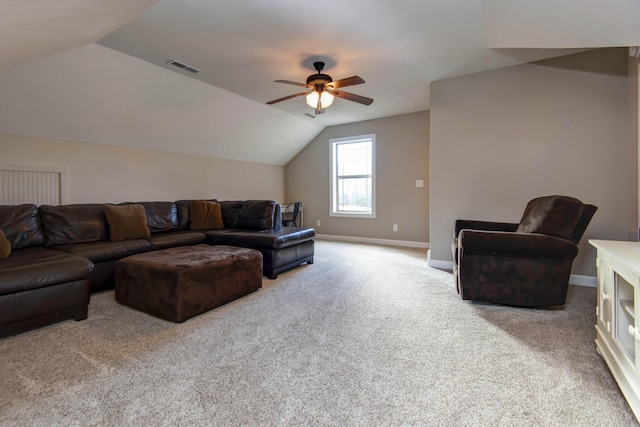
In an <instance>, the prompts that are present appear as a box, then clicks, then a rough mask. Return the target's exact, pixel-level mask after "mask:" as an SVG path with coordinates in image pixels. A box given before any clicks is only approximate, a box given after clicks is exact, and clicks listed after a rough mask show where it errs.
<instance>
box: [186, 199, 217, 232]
mask: <svg viewBox="0 0 640 427" xmlns="http://www.w3.org/2000/svg"><path fill="white" fill-rule="evenodd" d="M189 221H190V223H191V224H190V228H191V229H192V230H216V229H220V228H224V223H223V222H222V209H221V208H220V204H219V203H217V202H209V201H207V200H192V201H191V202H190V203H189Z"/></svg>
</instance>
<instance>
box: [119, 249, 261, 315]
mask: <svg viewBox="0 0 640 427" xmlns="http://www.w3.org/2000/svg"><path fill="white" fill-rule="evenodd" d="M115 275H116V283H115V288H116V300H117V301H118V302H120V303H122V304H124V305H128V306H129V307H132V308H135V309H138V310H141V311H144V312H145V313H149V314H152V315H154V316H157V317H160V318H161V319H165V320H170V321H172V322H184V321H185V320H187V319H190V318H191V317H194V316H197V315H198V314H201V313H204V312H205V311H208V310H211V309H213V308H215V307H218V306H221V305H223V304H226V303H227V302H229V301H233V300H234V299H237V298H240V297H242V296H244V295H247V294H249V293H251V292H253V291H255V290H257V289H259V288H260V287H262V254H261V253H260V252H258V251H256V250H253V249H246V248H237V247H234V246H209V245H196V246H181V247H176V248H170V249H163V250H160V251H153V252H145V253H142V254H137V255H133V256H130V257H126V258H123V259H121V260H120V261H118V262H116V264H115Z"/></svg>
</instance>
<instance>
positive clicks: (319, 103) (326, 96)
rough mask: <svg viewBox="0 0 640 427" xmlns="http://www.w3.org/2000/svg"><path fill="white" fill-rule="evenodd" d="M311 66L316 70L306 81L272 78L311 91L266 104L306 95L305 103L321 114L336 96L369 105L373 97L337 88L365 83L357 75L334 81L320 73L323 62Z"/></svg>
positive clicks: (277, 81)
mask: <svg viewBox="0 0 640 427" xmlns="http://www.w3.org/2000/svg"><path fill="white" fill-rule="evenodd" d="M313 67H314V68H315V69H316V70H317V71H318V73H317V74H312V75H310V76H309V77H307V83H306V84H304V83H298V82H292V81H291V80H274V81H275V82H276V83H285V84H288V85H294V86H302V87H306V88H307V89H311V91H307V92H299V93H296V94H293V95H289V96H285V97H283V98H278V99H274V100H273V101H269V102H267V104H269V105H271V104H275V103H276V102H280V101H286V100H287V99H291V98H295V97H297V96H302V95H307V105H309V106H310V107H312V108H315V110H316V114H322V113H323V111H324V109H325V108H326V107H328V106H330V105H331V104H332V103H333V98H334V97H336V96H337V97H338V98H342V99H347V100H349V101H354V102H358V103H360V104H364V105H371V103H372V102H373V99H371V98H367V97H365V96H360V95H356V94H353V93H349V92H345V91H343V90H338V89H339V88H342V87H345V86H353V85H359V84H362V83H365V81H364V80H363V79H361V78H360V77H358V76H353V77H347V78H346V79H341V80H336V81H335V82H334V81H333V79H332V78H331V76H330V75H328V74H322V73H321V71H322V69H323V68H324V62H322V61H317V62H314V63H313Z"/></svg>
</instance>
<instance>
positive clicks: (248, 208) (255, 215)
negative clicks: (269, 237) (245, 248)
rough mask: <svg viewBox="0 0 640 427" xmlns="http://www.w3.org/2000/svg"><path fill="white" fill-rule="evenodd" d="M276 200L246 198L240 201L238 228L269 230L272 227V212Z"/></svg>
mask: <svg viewBox="0 0 640 427" xmlns="http://www.w3.org/2000/svg"><path fill="white" fill-rule="evenodd" d="M275 207H276V202H274V201H273V200H246V201H244V202H242V208H240V216H239V217H238V228H246V229H250V230H269V229H271V228H273V212H274V210H275Z"/></svg>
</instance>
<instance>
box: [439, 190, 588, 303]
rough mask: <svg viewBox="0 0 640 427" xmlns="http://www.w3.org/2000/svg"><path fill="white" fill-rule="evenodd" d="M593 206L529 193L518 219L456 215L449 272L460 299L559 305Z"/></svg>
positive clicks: (565, 294)
mask: <svg viewBox="0 0 640 427" xmlns="http://www.w3.org/2000/svg"><path fill="white" fill-rule="evenodd" d="M597 209H598V208H597V207H596V206H593V205H587V204H584V203H582V202H581V201H580V200H578V199H575V198H573V197H567V196H547V197H539V198H536V199H533V200H531V201H530V202H529V204H528V205H527V208H526V210H525V212H524V214H523V216H522V220H521V221H520V223H519V224H516V223H504V222H488V221H469V220H456V221H455V224H454V238H453V243H452V251H453V264H454V266H453V272H454V276H455V278H456V284H457V289H458V293H459V294H460V296H461V297H462V299H465V300H475V301H486V302H492V303H498V304H506V305H513V306H520V307H551V306H557V305H563V304H564V303H565V300H566V296H567V288H568V285H569V275H570V274H571V266H572V264H573V260H574V259H575V257H576V255H578V242H579V241H580V238H581V237H582V235H583V234H584V232H585V230H586V228H587V226H588V225H589V222H590V221H591V218H592V217H593V215H594V214H595V212H596V210H597Z"/></svg>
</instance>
